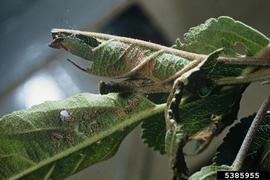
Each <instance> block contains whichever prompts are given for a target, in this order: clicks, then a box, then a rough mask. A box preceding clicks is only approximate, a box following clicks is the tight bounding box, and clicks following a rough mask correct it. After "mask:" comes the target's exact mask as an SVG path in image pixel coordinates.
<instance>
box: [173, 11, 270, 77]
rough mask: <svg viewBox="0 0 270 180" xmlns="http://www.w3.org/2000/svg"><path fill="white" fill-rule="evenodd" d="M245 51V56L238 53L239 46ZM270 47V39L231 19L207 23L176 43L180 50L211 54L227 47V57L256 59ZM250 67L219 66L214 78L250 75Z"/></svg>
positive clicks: (219, 19) (215, 70) (214, 72)
mask: <svg viewBox="0 0 270 180" xmlns="http://www.w3.org/2000/svg"><path fill="white" fill-rule="evenodd" d="M239 44H240V45H241V46H243V48H245V51H244V53H241V54H239V53H238V52H237V48H236V46H237V45H239ZM268 44H269V39H268V38H267V37H266V36H265V35H263V34H262V33H260V32H259V31H257V30H255V29H253V28H251V27H250V26H248V25H246V24H244V23H242V22H240V21H236V20H234V19H232V18H230V17H226V16H221V17H218V18H211V19H209V20H207V21H206V22H205V23H204V24H201V25H199V26H197V27H193V28H191V29H190V30H189V32H188V33H186V34H185V36H184V40H183V41H182V42H178V43H177V44H176V46H175V47H176V48H177V49H181V50H186V51H191V52H196V53H202V54H208V53H210V52H213V51H215V50H216V49H219V48H223V49H224V54H225V55H227V56H239V55H246V56H254V55H255V54H256V53H258V52H259V51H260V50H262V49H263V48H265V47H266V46H267V45H268ZM245 70H246V67H243V66H235V65H226V66H224V65H222V64H218V65H217V66H215V69H214V70H213V71H212V72H211V77H212V78H214V79H218V78H221V77H229V76H232V77H235V76H240V75H242V74H244V73H246V72H249V71H245Z"/></svg>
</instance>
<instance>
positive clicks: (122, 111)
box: [115, 109, 127, 119]
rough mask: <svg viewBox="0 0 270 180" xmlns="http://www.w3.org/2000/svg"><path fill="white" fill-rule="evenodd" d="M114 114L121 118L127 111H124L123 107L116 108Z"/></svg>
mask: <svg viewBox="0 0 270 180" xmlns="http://www.w3.org/2000/svg"><path fill="white" fill-rule="evenodd" d="M115 115H116V116H117V117H118V118H120V119H122V118H123V117H125V116H126V115H127V113H126V112H125V110H124V109H117V110H116V111H115Z"/></svg>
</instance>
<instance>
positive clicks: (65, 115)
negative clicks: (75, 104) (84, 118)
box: [60, 110, 70, 122]
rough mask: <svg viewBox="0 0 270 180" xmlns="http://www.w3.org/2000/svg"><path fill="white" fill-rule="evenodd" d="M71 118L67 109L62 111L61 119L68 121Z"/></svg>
mask: <svg viewBox="0 0 270 180" xmlns="http://www.w3.org/2000/svg"><path fill="white" fill-rule="evenodd" d="M69 118H70V114H69V112H68V111H67V110H62V111H60V119H61V121H63V122H64V121H67V120H68V119H69Z"/></svg>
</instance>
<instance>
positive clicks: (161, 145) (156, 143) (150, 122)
mask: <svg viewBox="0 0 270 180" xmlns="http://www.w3.org/2000/svg"><path fill="white" fill-rule="evenodd" d="M165 134H166V124H165V119H164V115H163V114H157V115H155V116H152V117H150V118H148V119H147V120H146V121H143V123H142V139H143V142H144V143H146V144H147V145H148V146H149V147H151V148H153V149H154V150H155V151H159V153H160V154H165Z"/></svg>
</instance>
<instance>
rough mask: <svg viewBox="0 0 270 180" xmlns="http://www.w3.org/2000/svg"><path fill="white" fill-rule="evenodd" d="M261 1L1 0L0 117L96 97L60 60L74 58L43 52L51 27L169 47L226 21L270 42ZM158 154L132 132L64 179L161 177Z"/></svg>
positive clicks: (252, 102) (253, 95) (90, 82)
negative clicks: (104, 156) (113, 150)
mask: <svg viewBox="0 0 270 180" xmlns="http://www.w3.org/2000/svg"><path fill="white" fill-rule="evenodd" d="M269 7H270V2H269V1H267V0H260V1H256V0H238V1H233V0H227V1H224V0H223V1H222V0H207V1H195V0H168V1H165V0H163V1H162V0H139V1H136V2H135V1H130V0H102V1H101V0H77V1H75V0H73V1H72V0H57V1H53V0H46V1H45V0H4V1H1V7H0V27H1V28H0V40H1V41H0V52H1V59H0V74H1V75H0V115H3V114H6V113H10V112H12V111H14V110H19V109H23V108H28V107H31V106H32V105H34V104H39V103H42V102H43V101H45V100H59V99H63V98H66V97H69V96H71V95H74V94H77V93H79V92H92V93H98V88H97V87H98V82H99V80H100V78H99V77H95V76H92V75H88V74H86V73H83V72H81V71H80V70H78V69H76V68H75V67H74V66H72V65H71V64H69V63H67V62H66V59H67V58H71V59H73V60H79V59H78V58H77V57H75V56H72V55H70V54H68V53H66V52H63V51H59V50H54V49H50V48H49V47H48V46H47V44H48V42H49V41H50V40H51V36H50V30H51V29H52V28H70V29H82V30H88V31H97V32H104V33H110V34H115V35H123V36H128V37H134V38H138V39H144V40H147V41H152V42H156V43H160V44H163V45H167V46H170V45H171V44H173V42H174V40H175V39H176V38H177V37H180V38H181V37H182V36H183V34H184V33H185V32H187V31H188V29H189V28H190V27H192V26H196V25H198V24H200V23H203V22H204V21H205V20H206V19H208V18H210V17H218V16H220V15H228V16H231V17H233V18H235V19H237V20H241V21H243V22H245V23H246V24H249V25H251V26H252V27H254V28H256V29H258V30H259V31H261V32H262V33H264V34H265V35H267V36H268V37H269V36H270V23H269V17H270V11H269ZM269 90H270V88H269V85H268V86H261V85H259V84H254V85H252V86H250V87H249V88H248V90H247V92H246V93H245V96H244V98H243V101H242V102H241V104H242V108H241V110H240V114H239V117H242V116H246V115H249V114H251V113H253V112H254V111H256V110H257V109H258V107H259V105H260V103H261V102H262V101H263V99H264V97H265V96H266V95H267V94H269V92H270V91H269ZM221 140H222V136H220V137H219V138H216V139H215V140H214V142H213V144H212V148H211V149H209V150H207V151H205V152H203V153H202V154H201V155H200V156H196V157H187V159H188V164H189V166H190V167H191V169H196V168H197V166H198V165H199V164H201V163H203V162H206V161H207V157H209V155H211V154H212V153H213V151H214V150H215V147H216V146H218V144H219V143H220V142H221ZM168 177H169V170H168V162H167V158H166V157H165V156H160V155H159V154H158V153H157V152H153V151H151V150H150V149H148V148H147V147H146V146H145V145H144V144H142V142H141V140H140V130H139V129H138V128H137V129H136V130H135V131H134V132H133V133H131V134H130V135H129V136H128V137H127V138H126V139H125V141H124V142H123V143H122V145H121V148H120V149H119V152H118V153H117V155H116V156H115V157H114V158H112V159H111V160H109V161H105V162H102V163H99V164H97V165H95V166H93V167H90V168H88V169H86V170H84V171H82V172H80V173H78V174H76V175H74V176H72V177H70V178H67V179H70V180H72V179H78V178H80V179H81V180H83V179H99V180H105V179H110V180H111V179H115V180H127V179H129V180H138V179H142V180H145V179H147V180H148V179H152V180H164V179H168Z"/></svg>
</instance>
